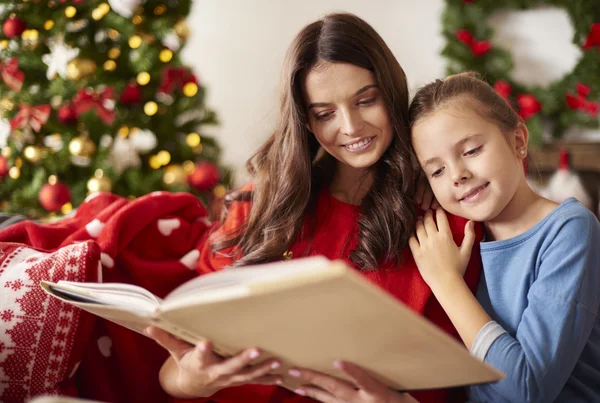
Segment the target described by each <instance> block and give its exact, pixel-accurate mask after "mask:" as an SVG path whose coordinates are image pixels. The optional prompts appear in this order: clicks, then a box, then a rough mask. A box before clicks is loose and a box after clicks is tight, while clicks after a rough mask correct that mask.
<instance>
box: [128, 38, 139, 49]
mask: <svg viewBox="0 0 600 403" xmlns="http://www.w3.org/2000/svg"><path fill="white" fill-rule="evenodd" d="M141 44H142V37H141V36H139V35H132V36H131V38H129V47H130V48H131V49H137V48H139V47H140V45H141Z"/></svg>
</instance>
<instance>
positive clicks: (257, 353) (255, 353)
mask: <svg viewBox="0 0 600 403" xmlns="http://www.w3.org/2000/svg"><path fill="white" fill-rule="evenodd" d="M259 355H260V351H258V350H252V351H250V358H251V359H255V358H258V356H259Z"/></svg>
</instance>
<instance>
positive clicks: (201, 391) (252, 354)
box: [146, 327, 282, 398]
mask: <svg viewBox="0 0 600 403" xmlns="http://www.w3.org/2000/svg"><path fill="white" fill-rule="evenodd" d="M146 333H147V334H148V335H149V336H150V337H151V338H152V339H154V340H155V341H156V342H157V343H158V344H160V345H161V346H162V347H164V348H165V349H167V350H168V351H169V353H170V354H171V357H170V358H169V359H168V360H167V361H166V362H165V364H164V365H163V367H162V369H161V371H160V382H161V385H162V387H163V389H164V390H165V391H166V392H167V393H168V394H170V395H172V396H174V397H180V398H194V397H207V396H212V395H213V394H215V393H216V392H217V391H219V390H220V389H223V388H227V387H230V386H239V385H243V384H263V385H279V384H281V381H282V377H281V376H280V375H273V374H271V371H273V370H276V369H277V368H279V367H280V366H281V363H280V362H279V361H278V360H276V359H269V360H266V361H265V362H262V363H260V364H256V365H250V363H251V362H252V361H254V360H256V359H257V358H259V357H260V354H261V352H260V350H258V349H247V350H244V351H242V352H241V353H239V354H237V355H234V356H233V357H230V358H223V357H221V356H219V355H217V354H215V352H214V351H213V348H212V345H211V343H210V342H201V343H198V344H197V345H196V346H193V345H191V344H188V343H186V342H184V341H181V340H179V339H178V338H176V337H175V336H173V335H171V334H169V333H167V332H165V331H163V330H161V329H158V328H156V327H149V328H147V329H146Z"/></svg>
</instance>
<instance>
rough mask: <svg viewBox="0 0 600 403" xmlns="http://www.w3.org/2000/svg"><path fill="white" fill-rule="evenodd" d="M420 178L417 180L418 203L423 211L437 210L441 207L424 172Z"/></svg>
mask: <svg viewBox="0 0 600 403" xmlns="http://www.w3.org/2000/svg"><path fill="white" fill-rule="evenodd" d="M420 172H421V173H420V174H419V178H418V179H417V194H416V201H417V204H418V205H419V207H421V210H423V211H426V210H429V209H433V210H435V209H437V208H439V207H440V205H439V203H438V201H437V200H436V199H435V196H434V195H433V190H431V186H430V185H429V181H428V180H427V177H426V176H425V173H424V172H423V171H420Z"/></svg>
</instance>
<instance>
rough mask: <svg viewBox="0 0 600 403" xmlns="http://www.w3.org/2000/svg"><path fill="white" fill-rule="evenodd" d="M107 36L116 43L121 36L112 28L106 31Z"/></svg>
mask: <svg viewBox="0 0 600 403" xmlns="http://www.w3.org/2000/svg"><path fill="white" fill-rule="evenodd" d="M107 35H108V37H109V38H110V39H112V40H113V41H116V40H117V39H119V37H120V36H121V34H120V33H119V31H117V30H116V29H112V28H111V29H109V30H108V34H107Z"/></svg>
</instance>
